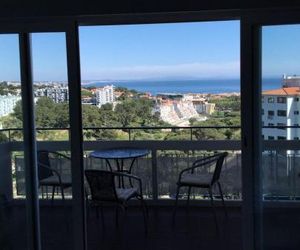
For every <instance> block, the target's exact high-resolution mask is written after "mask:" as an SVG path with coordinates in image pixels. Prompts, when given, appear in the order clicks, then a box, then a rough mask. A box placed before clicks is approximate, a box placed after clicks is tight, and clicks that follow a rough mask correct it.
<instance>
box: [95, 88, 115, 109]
mask: <svg viewBox="0 0 300 250" xmlns="http://www.w3.org/2000/svg"><path fill="white" fill-rule="evenodd" d="M95 94H96V105H97V106H98V107H101V106H102V105H103V104H106V103H113V102H114V100H115V97H114V86H113V85H106V86H104V87H102V88H97V89H96V91H95Z"/></svg>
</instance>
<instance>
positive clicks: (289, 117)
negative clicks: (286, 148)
mask: <svg viewBox="0 0 300 250" xmlns="http://www.w3.org/2000/svg"><path fill="white" fill-rule="evenodd" d="M299 110H300V77H296V76H292V77H289V76H288V77H287V76H284V77H283V82H282V88H280V89H275V90H268V91H264V92H263V94H262V123H263V124H262V125H263V126H268V127H272V126H299V125H300V115H299ZM262 134H263V137H264V139H265V140H299V138H300V131H299V129H296V128H284V127H282V128H280V127H278V128H263V130H262Z"/></svg>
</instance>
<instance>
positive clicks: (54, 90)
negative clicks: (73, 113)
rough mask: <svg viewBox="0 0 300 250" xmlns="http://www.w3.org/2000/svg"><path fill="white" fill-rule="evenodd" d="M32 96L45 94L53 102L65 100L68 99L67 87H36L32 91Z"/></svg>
mask: <svg viewBox="0 0 300 250" xmlns="http://www.w3.org/2000/svg"><path fill="white" fill-rule="evenodd" d="M34 96H35V97H43V96H46V97H48V98H50V99H52V100H53V101H54V102H55V103H61V102H67V101H69V89H68V87H61V86H53V87H52V86H51V87H46V88H42V89H36V90H35V91H34Z"/></svg>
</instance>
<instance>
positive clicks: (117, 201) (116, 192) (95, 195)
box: [85, 169, 148, 232]
mask: <svg viewBox="0 0 300 250" xmlns="http://www.w3.org/2000/svg"><path fill="white" fill-rule="evenodd" d="M85 176H86V180H87V182H88V184H89V185H88V186H89V189H90V195H87V201H88V203H89V204H91V205H92V206H95V207H96V208H97V217H99V211H98V208H99V207H100V209H101V217H102V223H104V216H103V205H105V204H112V205H115V206H116V224H117V226H118V208H121V209H122V210H123V211H125V210H126V208H127V202H128V201H129V200H130V199H132V198H137V199H138V200H140V201H141V206H142V211H143V217H144V226H145V232H147V217H148V210H147V206H146V203H145V201H144V199H143V193H142V181H141V179H140V178H138V177H137V176H134V175H132V174H126V173H120V172H111V171H106V170H91V169H87V170H85ZM119 177H122V178H128V179H130V180H133V181H134V180H135V181H137V182H138V188H135V187H130V188H118V187H117V185H116V178H119Z"/></svg>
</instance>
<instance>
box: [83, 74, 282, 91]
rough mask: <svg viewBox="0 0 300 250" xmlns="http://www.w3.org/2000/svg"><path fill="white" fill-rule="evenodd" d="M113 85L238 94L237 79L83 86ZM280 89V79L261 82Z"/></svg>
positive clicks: (120, 82)
mask: <svg viewBox="0 0 300 250" xmlns="http://www.w3.org/2000/svg"><path fill="white" fill-rule="evenodd" d="M107 84H113V85H114V86H116V87H125V88H128V89H134V90H137V91H139V92H148V93H151V94H152V95H156V94H158V93H180V94H184V93H211V94H218V93H230V92H240V80H239V79H226V80H166V81H162V80H152V81H149V80H140V81H136V80H134V81H101V82H100V81H94V82H92V83H88V84H84V86H88V87H92V86H93V87H101V86H105V85H107ZM280 87H281V78H266V79H263V81H262V89H263V90H269V89H276V88H280Z"/></svg>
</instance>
